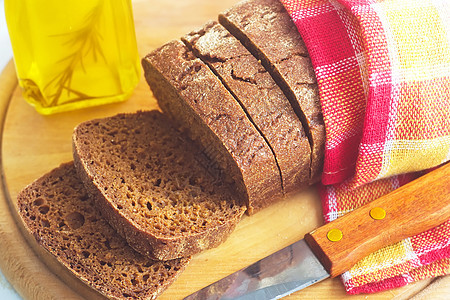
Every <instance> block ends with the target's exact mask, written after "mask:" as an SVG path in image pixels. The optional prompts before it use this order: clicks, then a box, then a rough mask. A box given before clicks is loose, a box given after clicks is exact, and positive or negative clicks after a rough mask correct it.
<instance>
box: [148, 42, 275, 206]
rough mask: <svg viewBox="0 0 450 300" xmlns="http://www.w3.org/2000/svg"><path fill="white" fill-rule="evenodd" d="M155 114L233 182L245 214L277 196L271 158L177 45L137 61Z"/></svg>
mask: <svg viewBox="0 0 450 300" xmlns="http://www.w3.org/2000/svg"><path fill="white" fill-rule="evenodd" d="M142 64H143V68H144V73H145V78H146V80H147V82H148V84H149V86H150V87H151V89H152V91H153V94H154V95H155V97H156V99H157V100H158V104H159V105H160V107H161V109H162V110H163V111H164V113H166V114H167V115H169V116H170V117H171V119H173V120H174V122H177V126H178V127H179V128H181V130H182V131H184V132H186V133H187V134H188V135H189V136H190V137H191V138H192V139H193V140H195V141H197V142H198V143H199V144H200V145H202V147H203V149H204V150H203V151H204V152H205V153H206V156H208V157H210V160H211V161H213V162H215V164H216V165H217V168H218V169H220V170H223V171H224V173H225V174H228V175H229V176H230V177H231V178H232V181H234V182H236V185H237V189H238V191H239V194H240V195H243V196H242V198H243V199H244V200H245V201H246V202H247V207H248V212H249V214H251V213H253V212H256V211H258V210H260V209H261V208H264V207H267V206H268V205H270V204H271V203H273V202H274V201H276V200H278V199H280V198H282V197H283V190H282V187H281V177H280V173H279V170H278V167H277V165H276V161H275V157H274V155H273V153H272V151H271V150H270V147H269V146H268V145H267V143H266V141H265V140H264V138H263V137H262V136H261V134H260V132H259V131H258V130H257V129H256V128H255V126H254V125H253V124H252V123H251V122H250V120H249V119H248V117H247V115H246V114H245V112H244V110H243V109H242V107H241V106H240V105H239V103H238V102H237V101H236V100H235V99H234V97H233V96H232V95H231V94H230V92H229V91H228V90H227V89H226V88H225V87H224V85H223V84H222V82H221V81H220V80H219V79H218V78H217V76H216V75H215V74H214V73H213V72H212V71H211V70H210V68H209V67H208V66H207V65H206V64H205V63H203V62H202V61H201V60H200V59H198V58H196V57H195V55H194V54H193V53H192V52H191V51H190V50H189V49H188V48H187V47H186V46H185V45H184V44H183V43H182V42H181V41H172V42H169V43H167V44H165V45H163V46H162V47H160V48H158V49H156V50H155V51H153V52H151V53H150V54H148V55H147V56H146V57H145V58H144V59H143V60H142Z"/></svg>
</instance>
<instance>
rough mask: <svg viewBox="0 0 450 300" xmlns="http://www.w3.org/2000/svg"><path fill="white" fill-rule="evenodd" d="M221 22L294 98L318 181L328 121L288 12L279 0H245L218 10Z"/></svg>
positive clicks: (312, 177)
mask: <svg viewBox="0 0 450 300" xmlns="http://www.w3.org/2000/svg"><path fill="white" fill-rule="evenodd" d="M219 22H220V23H221V24H222V25H223V26H224V27H225V28H227V30H228V31H230V32H231V34H233V35H234V36H236V37H237V38H238V39H239V40H240V41H241V42H242V43H243V44H244V45H245V47H246V48H248V49H249V51H250V52H251V53H252V54H253V55H254V56H255V57H256V58H258V59H259V60H261V63H262V64H263V65H264V67H265V68H266V69H267V70H268V71H269V72H270V73H271V75H272V77H273V78H274V79H275V81H276V82H277V84H278V85H279V86H280V87H281V88H282V90H283V91H284V93H285V95H286V97H287V98H288V99H289V101H290V102H291V105H292V107H293V108H294V110H295V112H296V113H297V115H298V116H299V117H300V119H301V120H302V123H303V127H304V128H305V131H306V133H307V135H308V138H309V142H310V146H311V154H312V155H311V183H314V182H317V181H318V180H320V176H321V173H322V166H323V155H324V154H323V153H324V149H325V125H324V122H323V116H322V109H321V105H320V99H319V91H318V87H317V80H316V78H315V74H314V69H313V67H312V64H311V60H310V58H309V55H308V51H307V49H306V46H305V44H304V42H303V40H302V38H301V36H300V34H299V32H298V30H297V28H296V26H295V24H294V22H293V21H292V19H291V17H290V16H289V13H288V12H287V11H286V9H285V8H284V6H283V4H282V3H281V2H280V1H277V0H246V1H242V2H239V3H238V4H236V5H235V6H233V7H231V8H230V9H228V10H227V11H225V12H223V13H221V14H219Z"/></svg>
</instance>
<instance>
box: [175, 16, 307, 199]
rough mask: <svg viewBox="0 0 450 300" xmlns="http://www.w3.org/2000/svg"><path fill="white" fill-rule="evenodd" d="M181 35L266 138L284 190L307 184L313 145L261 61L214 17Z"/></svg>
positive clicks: (296, 190)
mask: <svg viewBox="0 0 450 300" xmlns="http://www.w3.org/2000/svg"><path fill="white" fill-rule="evenodd" d="M182 39H183V41H184V42H185V43H186V44H187V45H188V47H189V48H191V49H192V51H193V52H194V54H195V55H196V56H197V57H199V58H201V59H202V60H203V61H204V62H205V63H207V64H208V65H209V66H210V68H211V69H212V70H213V72H214V73H215V74H217V76H218V77H219V78H220V80H221V81H222V83H223V84H224V85H225V87H227V89H228V90H229V91H230V92H231V94H233V95H234V97H235V98H236V99H237V100H238V101H239V103H240V105H241V106H242V107H243V109H244V110H245V112H246V113H247V115H248V117H249V119H250V120H251V121H252V122H253V123H254V124H255V127H256V128H257V129H258V130H259V131H260V132H261V135H262V136H263V137H264V138H265V139H266V141H267V143H268V145H269V146H270V148H271V149H272V151H273V153H274V156H275V159H276V161H277V164H278V167H279V169H280V175H281V178H282V183H283V190H284V192H285V194H292V193H295V192H298V191H300V190H302V189H304V188H305V187H306V186H308V184H309V173H310V160H311V158H310V157H311V151H310V147H309V142H308V138H307V136H306V134H305V131H304V130H303V125H302V123H301V122H300V120H299V119H298V117H297V115H296V114H295V112H294V110H293V109H292V107H291V104H290V103H289V101H288V100H287V99H286V97H285V95H284V94H283V92H282V91H281V89H280V88H279V87H278V85H277V84H276V83H275V81H274V80H273V79H272V77H271V76H270V74H269V73H268V72H267V71H266V70H265V69H264V67H263V66H262V65H261V64H260V62H258V60H257V59H256V58H255V57H254V56H253V55H252V54H251V53H250V52H249V51H248V50H247V49H246V48H245V47H244V46H243V45H242V44H241V43H240V42H239V41H238V40H237V39H236V38H235V37H233V36H232V35H231V34H230V33H229V32H228V31H227V30H226V29H225V28H224V27H222V26H221V25H220V24H218V23H217V22H209V23H207V24H205V25H204V26H203V27H202V28H201V29H199V30H196V31H193V32H191V33H189V34H187V35H185V36H184V37H183V38H182Z"/></svg>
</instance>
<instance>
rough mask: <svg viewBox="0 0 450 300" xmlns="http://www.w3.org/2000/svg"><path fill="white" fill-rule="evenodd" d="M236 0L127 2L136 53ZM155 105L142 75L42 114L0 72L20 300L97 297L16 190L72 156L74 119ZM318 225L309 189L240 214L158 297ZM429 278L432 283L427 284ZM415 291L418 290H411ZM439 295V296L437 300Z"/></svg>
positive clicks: (174, 294) (442, 286) (9, 251)
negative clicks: (118, 96)
mask: <svg viewBox="0 0 450 300" xmlns="http://www.w3.org/2000/svg"><path fill="white" fill-rule="evenodd" d="M236 2H237V1H236V0H222V1H208V0H189V1H151V0H139V1H133V6H134V15H135V24H136V34H137V38H138V48H139V53H140V55H141V57H142V56H144V55H145V54H147V53H148V52H150V51H151V50H152V49H154V48H156V47H158V46H160V45H162V44H163V43H165V42H167V41H169V40H171V39H176V38H179V37H180V36H182V35H184V34H185V33H187V32H189V31H191V30H193V29H196V28H198V27H200V26H201V25H202V24H203V23H204V22H206V21H208V20H211V19H216V18H217V15H218V13H219V12H220V11H223V10H225V9H227V8H229V7H231V5H233V4H234V3H236ZM139 109H141V110H147V109H157V104H156V101H155V99H154V98H153V96H152V94H151V92H150V90H149V88H148V86H147V84H146V83H145V82H144V80H143V79H142V80H141V82H140V83H139V85H138V87H137V88H136V90H135V92H134V94H133V95H132V96H131V98H130V99H129V100H128V101H126V102H123V103H119V104H114V105H106V106H102V107H96V108H90V109H83V110H78V111H74V112H68V113H61V114H57V115H53V116H41V115H39V114H38V113H36V112H35V110H34V109H33V108H32V107H31V106H29V105H28V104H27V103H26V102H25V101H24V100H23V98H22V96H21V92H20V89H19V88H18V87H17V80H16V75H15V71H14V66H13V64H12V63H10V64H9V65H8V66H7V67H6V68H5V70H4V71H3V72H2V74H1V75H0V118H1V123H0V124H1V128H0V129H1V139H0V140H1V166H2V193H1V194H0V253H1V255H0V268H1V270H2V271H3V273H4V274H5V276H6V277H7V278H8V280H9V281H10V282H11V284H12V285H13V286H14V287H15V289H16V290H17V291H18V292H19V293H20V295H21V296H22V297H23V298H24V299H83V298H86V299H94V298H98V295H96V294H95V293H93V292H92V291H91V290H90V289H89V288H87V287H86V286H84V285H83V284H82V283H81V282H80V281H78V280H77V279H76V278H74V277H72V276H71V274H69V273H68V272H67V271H66V270H65V269H64V268H62V267H61V266H60V265H58V264H57V263H55V261H54V260H53V258H52V257H51V256H49V255H48V254H47V253H45V252H44V251H43V250H42V249H41V248H40V247H39V246H38V245H37V243H36V242H35V241H34V239H33V238H31V237H29V236H27V235H26V234H24V233H23V231H22V229H21V228H22V226H23V225H22V223H21V220H20V219H19V218H18V215H17V205H16V200H15V199H16V196H17V193H18V192H19V191H20V190H21V189H22V188H24V187H25V186H26V185H27V184H29V183H31V182H32V181H33V180H34V179H36V178H38V177H40V176H41V175H43V174H44V173H46V172H48V171H50V170H51V169H53V168H55V167H57V166H58V165H59V164H60V163H62V162H66V161H70V160H72V154H71V134H72V130H73V128H74V127H75V126H76V125H77V124H78V123H80V122H82V121H85V120H89V119H92V118H98V117H105V116H111V115H114V114H116V113H119V112H134V111H136V110H139ZM321 224H322V217H321V208H320V203H319V199H318V196H317V193H316V190H315V188H310V189H309V190H307V191H305V192H303V193H301V194H299V195H296V196H294V197H292V198H290V199H288V200H286V201H283V202H280V203H277V204H275V205H273V206H271V207H269V208H267V209H264V210H263V211H261V212H258V213H257V214H255V215H254V216H251V217H245V218H244V219H243V220H242V222H241V223H240V224H239V225H238V226H237V228H236V230H235V232H234V233H233V234H232V235H231V236H230V238H229V239H228V240H227V241H226V242H225V243H224V244H222V245H221V246H219V247H218V248H215V249H212V250H208V251H205V252H203V253H201V254H198V255H196V256H195V257H194V258H193V260H192V262H191V264H190V265H189V266H188V267H187V269H186V271H185V272H184V273H183V274H181V276H180V277H179V278H178V279H177V281H176V282H175V283H174V284H173V285H172V286H171V287H169V288H168V289H167V290H166V291H165V292H164V293H163V294H162V295H161V297H160V299H163V300H164V299H181V298H182V297H184V296H187V295H188V294H190V293H192V292H194V291H196V290H198V289H200V288H202V287H204V286H205V285H208V284H209V283H212V282H214V281H216V280H218V279H220V278H222V277H224V276H226V275H228V274H230V273H232V272H234V271H237V270H239V269H241V268H243V267H245V266H247V265H249V264H250V263H253V262H255V261H257V260H259V259H260V258H262V257H264V256H266V255H268V254H271V253H273V252H274V251H276V250H278V249H281V248H283V247H285V246H287V245H289V244H291V243H293V242H295V241H297V240H298V239H300V238H302V237H303V235H304V234H305V233H307V232H309V231H311V230H313V229H314V228H316V227H318V226H320V225H321ZM432 282H434V283H433V284H432V285H431V286H430V288H428V286H429V285H430V283H432ZM416 294H417V295H416ZM449 294H450V280H449V277H448V276H447V277H443V278H440V279H439V280H431V279H430V280H424V281H421V282H417V283H414V284H411V285H408V286H406V287H402V288H398V289H394V290H389V291H385V292H380V293H377V294H371V295H357V296H349V295H347V294H346V293H345V290H344V288H343V286H342V284H341V282H340V280H339V279H337V278H335V279H328V280H325V281H323V282H321V283H319V284H316V285H314V286H311V287H309V288H307V289H305V290H303V291H300V292H297V293H294V294H292V295H291V296H289V297H287V299H346V298H351V299H367V298H370V299H394V298H395V299H408V298H410V297H411V296H413V295H416V297H417V299H429V298H428V297H430V295H431V297H432V299H439V298H440V297H446V296H447V295H449ZM442 299H444V298H442Z"/></svg>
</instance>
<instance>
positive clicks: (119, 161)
mask: <svg viewBox="0 0 450 300" xmlns="http://www.w3.org/2000/svg"><path fill="white" fill-rule="evenodd" d="M73 152H74V161H75V166H76V168H77V171H78V174H79V176H80V178H81V179H82V181H83V183H84V184H85V186H86V188H87V190H88V191H89V193H90V194H92V195H95V199H97V201H96V204H97V206H98V207H99V208H100V209H101V210H102V212H104V215H105V218H106V219H107V220H108V221H109V223H110V224H111V226H113V227H114V228H115V229H116V230H117V232H118V233H119V234H121V235H122V236H123V237H125V238H126V240H127V242H128V243H129V244H130V246H131V247H133V248H134V249H136V250H137V251H138V252H140V253H142V254H144V255H148V256H150V257H153V258H156V259H159V260H168V259H174V258H178V257H184V256H189V255H192V254H194V253H198V252H200V251H202V250H205V249H208V248H211V247H215V246H218V245H219V244H220V243H222V242H223V241H224V240H225V239H226V238H227V237H228V235H229V234H230V232H231V231H233V229H234V227H235V226H236V224H237V223H238V222H239V220H240V218H241V216H242V214H243V213H244V211H245V205H244V204H242V203H240V202H239V201H238V200H237V199H236V197H235V191H234V189H233V187H232V186H230V185H228V184H226V183H225V182H224V181H223V180H221V178H220V177H218V176H217V174H215V173H214V170H208V169H206V168H205V167H203V165H202V164H201V163H200V162H199V160H198V159H197V157H198V156H199V155H200V154H199V152H198V150H197V148H196V147H195V145H194V144H193V143H191V142H190V141H188V140H186V139H185V138H184V137H183V136H182V135H180V133H179V132H177V130H176V129H175V128H174V127H173V126H172V124H171V122H170V121H169V120H168V119H167V118H166V117H165V116H164V115H162V114H161V113H160V112H158V111H150V112H138V113H135V114H120V115H116V116H113V117H109V118H105V119H97V120H91V121H87V122H84V123H82V124H80V125H78V126H77V127H76V129H75V131H74V134H73ZM211 172H213V173H211Z"/></svg>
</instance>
